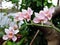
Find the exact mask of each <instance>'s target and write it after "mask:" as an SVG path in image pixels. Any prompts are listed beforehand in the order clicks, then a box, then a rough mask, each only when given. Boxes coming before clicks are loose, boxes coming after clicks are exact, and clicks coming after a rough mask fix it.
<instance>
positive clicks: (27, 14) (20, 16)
mask: <svg viewBox="0 0 60 45" xmlns="http://www.w3.org/2000/svg"><path fill="white" fill-rule="evenodd" d="M54 11H55V8H54V7H51V8H49V9H48V7H45V8H44V9H43V10H41V11H40V12H39V13H37V12H34V14H35V17H34V18H33V23H38V24H39V23H40V24H41V23H47V22H48V21H49V20H51V18H52V14H53V13H54ZM32 15H33V10H32V9H31V8H30V7H28V9H27V10H25V9H22V12H17V13H15V15H14V16H13V17H14V18H13V21H12V22H10V21H8V25H9V29H6V28H5V33H6V35H4V36H3V40H8V39H12V40H13V41H16V40H17V37H16V36H15V35H16V34H17V33H18V32H19V30H20V28H21V25H22V24H25V22H24V20H25V21H26V22H27V23H30V22H29V21H32V20H31V16H32ZM8 17H9V16H8ZM10 20H11V19H10ZM17 22H18V23H17Z"/></svg>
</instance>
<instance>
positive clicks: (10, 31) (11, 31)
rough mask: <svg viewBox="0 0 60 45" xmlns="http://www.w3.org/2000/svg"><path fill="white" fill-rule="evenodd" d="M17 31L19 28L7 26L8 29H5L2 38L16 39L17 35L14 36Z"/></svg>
mask: <svg viewBox="0 0 60 45" xmlns="http://www.w3.org/2000/svg"><path fill="white" fill-rule="evenodd" d="M18 32H19V30H14V28H12V27H9V29H5V33H6V35H4V36H3V40H8V39H12V40H13V41H16V40H17V37H16V36H15V34H17V33H18Z"/></svg>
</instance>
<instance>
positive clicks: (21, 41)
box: [17, 37, 26, 45]
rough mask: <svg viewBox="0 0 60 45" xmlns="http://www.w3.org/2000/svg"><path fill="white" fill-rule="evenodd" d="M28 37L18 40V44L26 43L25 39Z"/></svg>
mask: <svg viewBox="0 0 60 45" xmlns="http://www.w3.org/2000/svg"><path fill="white" fill-rule="evenodd" d="M25 39H26V38H25V37H24V38H22V39H21V40H20V41H19V42H17V45H22V44H23V43H24V40H25Z"/></svg>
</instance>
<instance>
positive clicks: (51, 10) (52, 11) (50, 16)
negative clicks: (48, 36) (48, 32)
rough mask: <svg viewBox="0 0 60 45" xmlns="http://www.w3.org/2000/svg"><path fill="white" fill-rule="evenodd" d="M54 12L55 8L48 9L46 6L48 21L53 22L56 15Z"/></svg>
mask: <svg viewBox="0 0 60 45" xmlns="http://www.w3.org/2000/svg"><path fill="white" fill-rule="evenodd" d="M54 11H55V8H54V7H51V8H49V9H48V7H47V6H46V7H45V8H44V12H45V16H46V18H48V20H51V18H52V13H54Z"/></svg>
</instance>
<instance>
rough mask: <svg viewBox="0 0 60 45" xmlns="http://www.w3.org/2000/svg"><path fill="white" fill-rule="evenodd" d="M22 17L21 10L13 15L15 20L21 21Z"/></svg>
mask: <svg viewBox="0 0 60 45" xmlns="http://www.w3.org/2000/svg"><path fill="white" fill-rule="evenodd" d="M23 19H24V17H23V14H22V12H18V13H17V14H16V16H15V21H22V20H23Z"/></svg>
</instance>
